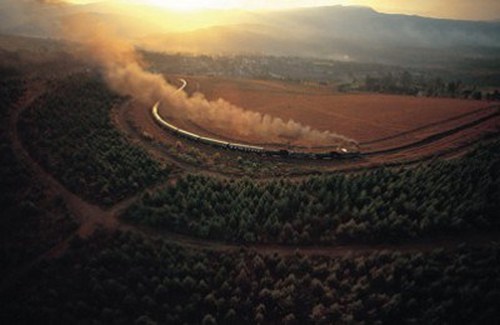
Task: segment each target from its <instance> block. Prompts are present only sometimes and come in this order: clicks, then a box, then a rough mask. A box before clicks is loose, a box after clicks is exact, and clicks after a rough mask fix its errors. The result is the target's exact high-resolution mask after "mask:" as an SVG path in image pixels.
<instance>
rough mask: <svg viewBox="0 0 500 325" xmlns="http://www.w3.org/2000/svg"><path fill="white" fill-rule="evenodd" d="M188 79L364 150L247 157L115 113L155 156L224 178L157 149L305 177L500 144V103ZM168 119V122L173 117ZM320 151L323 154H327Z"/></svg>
mask: <svg viewBox="0 0 500 325" xmlns="http://www.w3.org/2000/svg"><path fill="white" fill-rule="evenodd" d="M185 79H186V80H187V81H188V87H187V89H186V90H187V92H188V93H193V92H194V91H198V90H199V91H202V92H204V93H206V95H207V97H208V98H210V99H216V98H218V97H221V96H219V94H220V95H222V94H223V93H227V96H224V97H223V98H225V99H227V100H230V101H231V102H232V103H234V104H239V105H241V106H244V107H245V108H248V109H253V110H256V111H260V112H265V113H268V114H272V115H274V116H278V117H282V118H293V119H295V120H296V121H299V122H301V123H303V124H308V125H311V126H312V127H315V128H318V129H322V130H333V131H336V132H338V133H341V134H344V135H346V136H350V137H352V138H355V139H357V140H358V141H359V142H360V150H361V156H359V157H358V158H356V159H346V160H335V159H334V160H311V159H307V160H296V159H286V158H284V159H279V158H274V157H265V156H260V155H252V154H242V153H241V152H237V151H230V150H229V151H228V150H221V149H220V148H214V147H211V146H209V145H205V144H202V143H197V142H193V141H190V140H186V139H184V138H179V137H178V136H177V135H174V134H172V133H170V132H168V131H166V130H164V129H163V128H162V127H160V126H159V125H158V124H157V123H156V122H155V121H154V119H153V117H152V114H151V107H144V106H143V105H139V104H138V103H133V102H131V103H129V104H128V105H125V106H124V107H122V109H120V110H118V111H117V115H116V117H115V121H116V125H117V127H118V128H119V129H121V130H122V131H123V132H125V133H126V134H127V135H129V136H130V137H131V138H132V139H134V141H137V142H138V143H142V144H143V145H144V146H146V147H147V148H148V149H149V151H150V152H152V153H154V154H155V156H157V157H159V158H161V159H167V160H168V161H171V162H174V163H176V164H178V165H179V166H181V167H182V168H185V169H188V170H203V171H215V172H220V169H219V170H217V171H216V169H214V168H212V167H211V164H212V163H209V162H207V163H200V162H197V163H181V162H180V160H179V157H178V156H177V154H173V153H171V152H170V151H168V150H165V149H161V148H160V147H158V144H161V145H165V148H172V147H176V148H177V147H179V146H180V148H189V147H191V148H195V149H196V150H199V151H200V152H202V153H204V154H205V155H207V157H215V156H220V157H221V159H222V160H221V161H220V162H219V165H220V164H222V165H224V164H225V165H224V166H226V167H228V166H233V165H235V164H236V161H237V158H239V156H240V155H243V156H244V157H247V158H248V159H251V160H252V161H261V162H263V163H268V164H270V165H269V166H274V167H273V168H274V169H273V170H274V171H273V172H263V175H292V174H297V175H299V174H308V173H314V172H321V171H356V170H361V169H365V168H372V167H376V166H379V165H381V164H383V165H394V166H397V165H406V164H413V163H418V162H421V161H425V160H428V159H432V158H434V157H437V156H440V157H454V156H457V155H460V154H462V153H464V152H467V151H468V150H469V148H471V147H472V146H474V145H475V144H477V143H478V141H480V140H481V139H486V138H491V137H493V138H497V137H498V135H499V133H500V132H499V131H500V112H499V108H498V105H496V106H494V105H493V103H488V102H486V101H469V100H456V99H437V98H417V97H408V96H390V95H380V94H339V93H334V92H333V91H332V90H331V89H328V88H327V87H319V86H304V85H298V84H286V83H280V82H268V81H245V80H234V81H231V80H224V79H218V78H207V77H191V78H185ZM272 103H275V105H272ZM279 103H282V104H279ZM167 109H168V108H167ZM160 112H161V111H160ZM162 115H163V116H164V117H165V118H166V119H167V120H168V116H167V115H168V114H162ZM170 122H171V123H173V124H175V125H177V126H179V127H181V128H184V129H186V130H189V131H192V132H195V133H199V134H202V135H209V136H213V137H217V138H220V139H227V140H232V141H238V142H239V141H241V142H244V143H257V142H254V141H253V139H238V138H237V137H234V136H233V135H232V134H227V132H226V133H224V132H223V130H222V132H220V130H213V129H211V128H210V125H203V126H197V125H195V124H194V123H192V122H190V121H186V120H181V119H177V120H172V121H170ZM219 132H220V133H219ZM312 145H314V144H312ZM316 149H317V151H321V148H316ZM180 151H181V152H184V151H185V149H180ZM323 151H324V150H323ZM209 160H212V158H210V159H209ZM235 168H236V167H235ZM223 170H224V173H228V174H231V173H232V172H229V171H228V170H229V168H223Z"/></svg>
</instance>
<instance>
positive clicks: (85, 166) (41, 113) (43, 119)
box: [19, 74, 169, 205]
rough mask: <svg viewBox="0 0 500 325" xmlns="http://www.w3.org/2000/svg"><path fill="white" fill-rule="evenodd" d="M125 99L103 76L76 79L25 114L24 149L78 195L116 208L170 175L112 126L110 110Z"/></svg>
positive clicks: (80, 75)
mask: <svg viewBox="0 0 500 325" xmlns="http://www.w3.org/2000/svg"><path fill="white" fill-rule="evenodd" d="M123 100H124V99H123V98H120V97H118V96H117V95H115V94H114V93H113V92H111V90H109V89H108V88H107V86H106V85H105V83H104V81H103V80H102V79H101V78H100V77H99V76H95V75H92V74H87V75H85V74H78V75H74V76H70V77H68V78H67V80H64V82H59V83H57V86H56V89H54V90H53V91H50V92H49V93H46V94H44V95H43V96H41V98H38V99H37V100H36V102H35V103H34V104H33V105H32V107H29V108H28V109H27V110H26V111H25V112H24V114H23V115H22V119H21V123H20V126H19V130H20V131H21V136H22V139H23V141H24V144H25V146H26V147H27V148H28V149H29V151H30V153H31V154H32V155H33V156H34V157H35V158H36V160H37V161H38V162H39V163H40V164H42V165H43V167H44V168H46V170H48V171H49V172H51V173H53V174H54V175H55V176H56V177H57V178H58V179H59V180H60V181H61V182H62V183H63V184H64V185H65V186H66V187H67V188H68V189H70V190H71V191H72V192H74V193H78V194H81V195H82V196H83V197H84V198H86V199H88V200H90V201H92V202H95V203H99V204H104V205H110V204H113V203H116V202H117V201H119V200H122V199H124V198H126V197H129V196H131V195H133V194H135V193H137V192H139V191H140V190H142V189H144V188H146V187H147V186H150V185H152V184H154V183H156V182H159V181H161V180H162V179H166V177H167V175H168V172H169V168H168V167H167V166H161V165H160V164H159V163H157V162H156V161H153V160H152V159H151V158H150V157H149V156H148V155H147V154H146V153H145V152H144V151H143V150H142V149H140V148H138V147H134V146H131V145H130V144H128V143H127V142H126V140H125V139H124V138H123V137H122V136H121V135H120V133H119V132H118V131H117V130H116V129H115V128H114V127H113V126H112V124H111V121H110V111H109V110H110V108H111V107H113V105H119V104H120V103H122V102H123Z"/></svg>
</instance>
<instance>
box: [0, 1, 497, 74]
mask: <svg viewBox="0 0 500 325" xmlns="http://www.w3.org/2000/svg"><path fill="white" fill-rule="evenodd" d="M80 13H87V14H89V15H92V16H94V17H97V18H98V19H100V20H102V21H105V22H108V23H109V24H112V25H114V26H116V28H117V30H118V31H119V32H120V33H121V34H122V35H125V36H127V37H130V38H132V39H134V40H135V41H136V42H137V44H138V45H139V46H142V47H144V48H146V49H150V50H156V51H169V52H195V53H206V54H227V53H259V54H267V55H290V56H312V57H320V58H333V59H342V60H356V61H368V62H378V63H391V64H394V63H395V64H410V65H421V64H425V65H433V64H434V65H439V64H444V63H446V62H449V61H450V60H451V61H453V60H461V59H493V58H499V57H500V22H484V21H480V22H477V21H460V20H449V19H436V18H426V17H420V16H408V15H398V14H383V13H379V12H376V11H375V10H373V9H371V8H368V7H353V6H347V7H346V6H330V7H312V8H299V9H289V10H280V11H268V12H257V11H255V12H254V11H252V12H244V11H215V10H212V11H207V12H206V13H204V14H203V15H201V14H196V13H186V14H182V15H180V14H174V13H172V12H167V11H162V10H159V9H158V8H152V7H147V6H137V7H136V8H134V10H128V11H126V12H121V11H116V10H115V7H114V6H113V5H112V4H104V3H94V4H91V5H86V6H72V7H69V8H64V9H60V10H58V11H57V12H52V13H44V15H46V16H50V17H51V19H46V20H45V21H46V22H48V23H45V24H42V27H40V26H36V27H37V28H35V27H34V26H33V25H30V22H29V21H21V20H20V21H17V22H14V23H13V24H11V25H10V26H2V30H0V31H1V32H3V33H12V34H24V35H35V36H42V37H43V36H50V35H53V34H54V33H55V30H56V29H57V28H59V27H60V26H58V25H57V23H55V22H56V21H57V20H58V19H56V18H59V17H68V16H71V15H76V14H80ZM145 13H147V14H148V15H151V17H152V18H151V19H149V20H148V21H144V19H143V20H140V19H139V17H140V16H141V15H143V14H145ZM200 15H201V16H200ZM200 17H201V18H203V23H202V24H201V26H202V27H201V28H197V29H193V28H190V27H191V25H190V24H191V23H193V22H197V23H199V21H200V20H201V18H200ZM0 18H2V17H1V14H0ZM137 21H139V22H140V23H139V24H137ZM221 22H224V23H221ZM167 25H168V26H167Z"/></svg>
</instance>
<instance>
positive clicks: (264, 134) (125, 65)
mask: <svg viewBox="0 0 500 325" xmlns="http://www.w3.org/2000/svg"><path fill="white" fill-rule="evenodd" d="M44 2H47V1H44ZM49 2H51V3H53V2H54V1H49ZM55 2H57V3H60V1H55ZM63 26H64V28H65V33H66V35H67V37H70V38H73V39H74V40H75V41H78V42H81V43H83V44H84V45H85V46H84V53H83V54H84V56H85V57H86V58H87V59H91V60H92V61H94V62H95V63H97V64H98V65H99V66H101V67H102V68H103V70H104V74H105V78H106V80H107V82H108V84H109V85H110V87H111V88H112V89H113V90H114V91H116V92H118V93H120V94H122V95H127V96H132V97H133V98H134V99H136V100H138V101H140V102H142V103H144V104H146V105H151V104H152V103H154V102H156V101H157V100H158V99H161V100H162V101H163V102H167V103H168V104H169V107H174V108H175V112H177V114H179V113H180V112H182V114H183V116H185V117H187V118H188V119H190V120H192V121H193V122H195V123H197V124H199V125H210V126H213V127H216V128H217V129H223V130H227V131H228V132H231V133H232V134H237V135H239V136H241V137H244V136H249V135H253V136H257V137H260V138H262V139H266V140H271V141H280V140H281V141H282V140H283V139H284V140H286V141H287V142H290V143H292V144H298V143H314V144H317V145H328V146H350V145H352V144H353V143H354V141H353V140H350V139H347V138H345V137H343V136H340V135H337V134H334V133H331V132H328V131H323V132H321V131H318V130H315V129H312V128H311V127H309V126H304V125H302V124H300V123H297V122H295V121H293V120H289V121H284V120H282V119H280V118H275V117H271V116H269V115H267V114H261V113H257V112H253V111H249V110H245V109H243V108H241V107H238V106H235V105H233V104H230V103H229V102H227V101H225V100H223V99H218V100H216V101H209V100H207V99H206V98H205V97H204V96H203V95H202V94H200V93H196V94H194V95H193V96H192V97H188V95H187V94H186V93H184V92H176V90H177V89H176V88H175V87H174V86H172V85H170V84H169V83H168V82H167V81H166V80H165V79H164V78H163V77H162V76H161V75H158V74H154V73H151V72H148V71H146V70H145V69H144V64H143V62H142V61H141V58H140V56H139V55H138V54H137V52H136V51H135V48H134V46H133V45H132V44H131V43H130V42H128V41H126V40H124V39H122V38H120V37H118V36H117V35H116V34H115V33H114V32H113V31H112V30H111V29H110V28H109V27H107V26H104V25H103V24H102V23H99V22H98V21H96V20H95V19H92V18H90V17H88V16H78V17H72V18H71V19H70V20H67V21H64V22H63ZM175 112H174V113H175Z"/></svg>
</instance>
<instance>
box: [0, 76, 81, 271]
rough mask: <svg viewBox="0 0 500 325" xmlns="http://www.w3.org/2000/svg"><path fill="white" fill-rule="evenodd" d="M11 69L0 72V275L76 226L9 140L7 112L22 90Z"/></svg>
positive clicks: (13, 268)
mask: <svg viewBox="0 0 500 325" xmlns="http://www.w3.org/2000/svg"><path fill="white" fill-rule="evenodd" d="M24 90H25V86H24V83H23V81H22V80H21V79H20V77H19V76H17V75H16V73H15V71H10V73H9V74H4V73H3V70H1V71H0V193H1V195H0V206H1V208H2V211H1V217H0V276H1V277H2V279H5V278H4V276H6V274H9V273H10V272H12V271H13V270H15V269H16V268H18V267H20V266H22V265H23V264H25V263H27V262H28V261H30V260H31V259H33V258H35V257H36V256H38V255H39V254H41V253H43V252H44V251H46V250H48V249H49V248H51V247H52V246H53V245H55V244H56V243H58V242H60V241H61V240H62V239H63V238H65V236H68V235H69V233H70V232H71V231H72V230H74V229H75V228H76V224H75V222H74V220H73V218H72V217H71V216H70V215H69V214H68V212H67V210H66V207H65V206H64V204H63V203H62V202H61V200H59V199H58V198H57V197H56V196H54V195H53V194H49V193H46V189H45V188H43V187H42V186H41V185H40V184H38V183H37V182H34V181H33V175H31V173H30V172H29V171H28V170H27V169H26V168H25V167H24V165H23V162H22V161H19V160H18V159H17V158H16V156H15V154H14V152H13V150H12V147H11V143H10V141H9V137H8V132H9V131H10V130H9V125H8V124H9V112H10V110H12V109H14V108H13V105H14V104H15V103H16V102H17V100H19V98H20V97H21V96H22V94H23V93H24Z"/></svg>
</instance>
